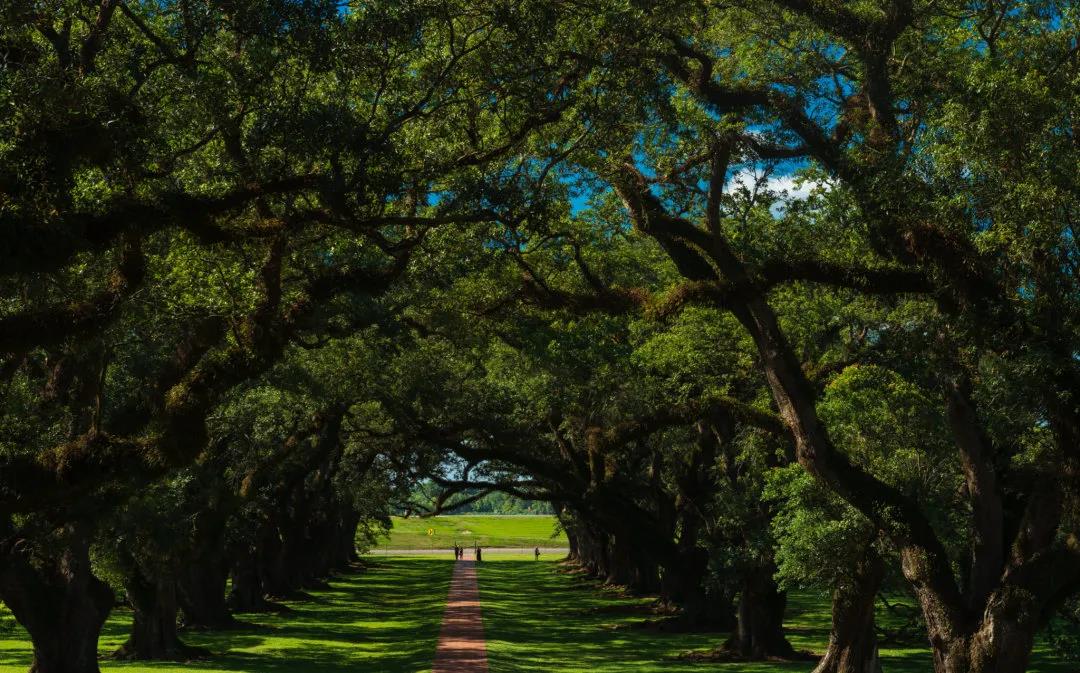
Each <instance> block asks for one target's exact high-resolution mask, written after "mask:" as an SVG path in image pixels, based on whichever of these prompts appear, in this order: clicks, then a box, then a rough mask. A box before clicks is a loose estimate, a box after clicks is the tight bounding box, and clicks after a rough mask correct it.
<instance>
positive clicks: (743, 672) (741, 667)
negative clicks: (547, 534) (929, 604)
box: [479, 556, 1077, 673]
mask: <svg viewBox="0 0 1080 673" xmlns="http://www.w3.org/2000/svg"><path fill="white" fill-rule="evenodd" d="M479 579H480V595H481V601H482V605H483V615H484V631H485V636H486V638H487V648H488V658H489V664H490V667H491V671H492V673H526V672H529V673H531V672H533V671H545V672H549V673H575V672H586V671H587V672H588V673H628V672H629V673H654V672H655V673H659V672H661V671H662V672H663V673H808V672H809V671H812V670H813V668H814V666H815V663H816V662H814V661H812V660H808V661H793V662H771V661H770V662H722V663H712V662H709V663H701V662H692V661H686V660H680V659H679V658H678V656H679V655H680V654H681V653H684V652H687V651H691V650H697V651H704V650H710V649H713V648H715V647H717V646H719V645H720V644H722V643H723V642H724V640H725V639H726V637H727V634H726V633H690V634H687V633H669V632H663V631H657V630H655V629H645V628H641V626H640V625H641V623H642V622H643V621H644V620H645V619H656V617H654V616H652V615H649V614H647V613H646V611H645V610H643V609H642V608H643V607H645V606H647V604H648V603H649V602H650V601H649V599H645V598H626V597H623V596H621V595H620V594H619V593H618V592H615V591H611V590H608V589H604V588H601V587H598V586H597V584H596V583H594V582H590V581H587V580H585V579H582V578H581V577H580V576H578V575H575V574H568V573H565V572H563V571H562V570H561V569H560V566H559V565H558V564H557V563H554V562H550V561H539V562H536V561H533V560H531V559H529V558H527V557H520V556H519V557H514V556H497V557H495V556H493V557H492V558H491V560H489V561H485V562H484V564H483V565H482V566H481V567H480V571H479ZM879 619H881V620H883V623H885V624H887V623H888V622H889V620H890V619H891V618H890V617H889V616H888V615H886V614H882V615H880V617H879ZM829 624H830V615H829V601H828V599H827V597H825V596H823V595H820V594H814V593H802V594H796V595H794V596H793V597H791V599H790V601H789V609H788V616H787V624H786V626H787V631H788V638H789V640H790V641H791V643H792V645H794V646H795V648H796V649H798V650H802V651H806V652H811V653H815V654H821V653H822V652H823V651H824V649H825V647H826V644H827V642H828V636H829ZM881 658H882V668H883V670H884V671H885V673H927V672H928V671H931V670H933V667H932V664H931V658H930V652H929V650H928V649H927V648H926V647H925V645H923V644H922V643H920V642H912V643H906V644H903V645H896V644H889V645H887V646H885V647H883V648H882V650H881ZM1028 670H1029V671H1030V672H1031V673H1075V671H1076V670H1077V666H1076V664H1075V663H1067V662H1065V661H1062V660H1061V659H1059V658H1057V657H1055V656H1054V655H1053V654H1052V653H1051V652H1049V650H1048V648H1047V647H1046V645H1045V644H1042V645H1040V646H1039V647H1038V648H1037V650H1036V653H1035V657H1034V659H1033V661H1032V663H1031V666H1029V668H1028Z"/></svg>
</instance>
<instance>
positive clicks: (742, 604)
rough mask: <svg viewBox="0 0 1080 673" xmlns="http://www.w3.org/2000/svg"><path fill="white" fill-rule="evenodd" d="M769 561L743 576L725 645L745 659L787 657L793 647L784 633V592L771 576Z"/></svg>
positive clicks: (785, 600) (785, 599)
mask: <svg viewBox="0 0 1080 673" xmlns="http://www.w3.org/2000/svg"><path fill="white" fill-rule="evenodd" d="M774 570H775V568H773V566H772V564H769V565H768V566H764V567H761V568H755V569H753V570H751V571H749V572H748V574H747V576H746V577H745V578H744V580H743V587H742V591H741V592H740V594H739V607H738V610H737V612H736V620H737V621H736V626H735V632H734V633H732V634H731V638H730V639H728V642H727V644H726V648H727V649H728V650H730V651H732V652H734V653H736V654H738V655H740V656H742V657H745V658H747V659H764V658H765V657H782V658H785V659H786V658H790V657H792V656H793V655H794V654H795V649H794V648H793V647H792V646H791V643H789V642H788V641H787V638H785V637H784V610H785V608H786V607H787V594H785V593H784V592H783V591H780V589H779V587H777V586H776V581H775V580H774V579H773V571H774Z"/></svg>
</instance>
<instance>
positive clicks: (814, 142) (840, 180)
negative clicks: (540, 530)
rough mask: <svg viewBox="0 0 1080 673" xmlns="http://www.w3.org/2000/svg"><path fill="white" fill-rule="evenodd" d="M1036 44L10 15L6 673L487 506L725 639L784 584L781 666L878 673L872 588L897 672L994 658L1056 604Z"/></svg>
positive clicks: (1048, 72) (677, 25) (262, 2)
mask: <svg viewBox="0 0 1080 673" xmlns="http://www.w3.org/2000/svg"><path fill="white" fill-rule="evenodd" d="M1078 21H1080V8H1077V7H1076V6H1074V5H1073V4H1072V3H1067V2H1066V3H1061V2H1050V1H1046V2H1043V1H1040V0H1033V1H1030V2H1001V1H997V0H995V1H993V2H991V1H989V0H987V1H985V2H966V1H957V0H947V1H945V2H937V1H929V0H857V1H843V2H842V1H839V0H768V1H767V2H746V1H743V0H734V1H731V2H723V3H721V2H708V1H702V2H691V3H686V2H672V1H669V0H648V1H645V0H612V1H600V0H560V1H558V2H550V1H541V0H536V1H534V0H515V1H514V2H507V1H505V0H481V1H480V2H458V1H456V0H439V1H438V2H435V1H434V0H406V1H400V0H398V1H394V2H383V1H380V0H373V1H370V2H331V1H329V0H259V1H258V2H226V1H219V0H166V1H162V0H153V1H150V0H100V2H98V1H94V2H85V1H82V0H53V1H50V2H30V1H29V0H25V1H23V0H16V1H15V2H9V3H6V4H5V5H4V7H3V9H0V105H2V108H3V109H4V110H5V111H6V114H4V115H0V600H2V601H3V602H4V604H6V605H7V606H8V607H9V608H10V609H11V611H12V612H13V613H14V615H15V617H16V619H18V621H19V622H20V623H22V624H23V625H24V626H25V627H26V629H27V630H28V631H29V632H30V635H31V637H32V639H33V642H34V647H35V663H34V667H33V669H32V670H34V671H36V672H37V673H55V672H59V671H63V672H65V673H87V672H90V673H93V672H94V671H96V670H97V658H96V657H97V636H98V633H99V631H100V628H101V625H102V623H103V622H104V619H105V618H106V616H107V615H108V613H109V610H110V609H111V608H112V606H113V604H114V602H115V600H116V597H117V596H121V597H122V598H123V599H124V600H125V601H127V602H128V603H129V604H130V605H131V606H132V607H133V608H134V610H135V623H134V625H133V631H132V635H131V639H130V641H129V643H128V644H127V645H125V647H124V648H122V650H121V652H120V653H118V654H120V655H121V656H125V657H133V658H160V657H175V656H182V655H184V654H185V653H190V652H189V651H188V649H187V646H186V645H184V643H183V641H182V639H181V637H180V636H179V635H178V633H177V625H178V621H177V615H178V614H179V615H180V616H181V620H180V624H184V625H198V626H210V627H220V626H222V625H227V624H228V623H229V622H230V620H231V619H232V617H231V611H232V610H241V609H243V610H253V609H269V607H272V606H271V605H270V603H269V602H268V601H272V600H273V599H274V598H280V597H284V596H289V595H291V594H294V593H295V592H296V591H298V590H299V589H301V588H302V587H303V586H305V585H306V584H308V583H310V582H312V581H316V580H317V579H318V578H321V577H324V576H325V575H326V574H327V573H328V572H330V571H331V570H333V569H334V568H336V567H340V566H341V565H342V564H346V563H348V562H349V561H350V560H352V559H353V557H354V555H355V553H356V551H355V541H356V540H357V539H359V540H361V542H363V540H365V539H367V540H371V539H373V537H372V536H374V535H375V534H376V533H377V532H378V531H379V530H380V529H381V528H383V527H385V526H386V525H387V523H388V515H389V513H390V512H391V511H406V510H407V511H410V512H414V511H416V510H417V509H426V512H418V513H429V514H430V513H435V512H442V511H451V510H453V509H454V508H460V507H463V506H469V505H471V504H473V503H476V502H483V501H484V499H485V498H487V499H488V500H489V501H490V500H491V499H492V498H494V497H496V496H493V495H492V494H496V493H497V494H500V495H499V496H497V497H500V498H501V497H503V494H505V495H506V496H512V497H514V498H524V499H529V500H541V501H545V502H548V503H551V506H552V507H553V508H554V510H555V511H556V512H557V513H558V515H559V518H560V522H561V524H562V525H563V527H564V528H565V529H566V531H567V533H568V536H569V539H570V542H571V555H572V556H573V557H574V558H575V559H576V560H577V561H578V562H579V563H581V564H582V565H583V566H584V567H585V568H587V569H588V570H589V571H590V572H592V573H593V574H595V575H597V576H601V577H604V578H606V579H608V580H609V581H611V582H614V583H620V584H626V585H629V586H631V587H633V588H634V589H637V590H641V591H652V592H657V593H659V594H660V595H661V597H662V599H663V600H664V601H665V602H667V603H669V604H670V605H671V606H672V607H673V608H675V609H676V610H677V611H678V613H679V615H680V618H681V619H683V620H685V621H686V622H687V623H688V624H691V625H701V624H702V623H706V622H708V623H720V624H724V625H726V626H728V627H730V628H731V631H732V634H733V635H732V636H731V638H730V640H729V641H728V642H727V643H725V646H726V648H727V649H728V650H729V651H730V652H731V653H733V654H734V655H735V656H740V657H747V658H761V657H766V656H781V657H783V656H791V655H792V654H793V650H792V648H791V646H790V645H789V644H788V643H787V640H786V638H785V635H784V633H783V628H782V619H783V611H784V604H785V593H784V592H785V589H787V588H790V587H796V586H815V587H818V588H822V589H826V590H828V591H830V592H831V593H832V596H833V633H832V638H831V642H830V648H829V652H828V653H827V654H826V656H825V657H824V658H823V659H822V661H821V663H820V664H819V666H818V669H817V670H818V672H819V673H829V672H833V671H835V672H841V671H842V672H845V673H855V672H858V673H862V672H864V671H866V672H870V671H876V670H877V669H878V667H879V664H878V663H877V655H876V651H877V649H876V629H875V626H874V624H873V602H874V600H875V596H876V595H877V593H878V592H879V591H880V590H881V589H882V587H883V586H889V587H894V588H897V589H898V590H903V591H909V592H911V593H912V595H913V596H914V597H915V599H916V600H917V602H918V605H919V608H920V612H921V619H922V625H923V627H924V635H925V638H926V642H927V643H928V645H929V647H930V648H931V649H932V651H933V655H934V666H935V671H937V672H939V673H959V672H967V671H972V672H983V671H1002V672H1008V671H1023V670H1024V669H1025V667H1026V665H1027V660H1028V657H1029V654H1030V651H1031V648H1032V645H1033V642H1034V639H1035V638H1036V635H1037V634H1038V633H1039V632H1040V630H1041V629H1043V628H1044V627H1045V626H1046V624H1047V623H1048V621H1049V620H1050V619H1051V618H1052V617H1053V616H1054V615H1055V614H1058V613H1059V612H1060V611H1061V610H1075V602H1074V601H1073V602H1070V598H1071V597H1072V596H1073V595H1074V594H1075V592H1076V591H1077V589H1080V538H1078V534H1080V510H1078V495H1080V489H1078V481H1077V480H1078V479H1080V248H1078V242H1077V226H1078V224H1077V223H1078V222H1080V137H1078V133H1080V119H1078V117H1077V115H1078V112H1077V111H1078V110H1080V44H1078V37H1077V36H1078V35H1080V32H1078V30H1080V26H1078ZM421 483H422V484H426V486H425V489H426V495H430V496H431V497H425V498H422V499H417V498H415V497H414V495H415V492H416V487H417V484H421ZM432 489H435V490H434V491H433V490H432ZM418 503H424V504H423V505H422V506H419V507H418ZM230 578H231V592H230V594H229V595H228V596H227V595H226V593H225V589H226V583H227V581H228V580H229V579H230ZM42 597H46V598H45V599H43V598H42Z"/></svg>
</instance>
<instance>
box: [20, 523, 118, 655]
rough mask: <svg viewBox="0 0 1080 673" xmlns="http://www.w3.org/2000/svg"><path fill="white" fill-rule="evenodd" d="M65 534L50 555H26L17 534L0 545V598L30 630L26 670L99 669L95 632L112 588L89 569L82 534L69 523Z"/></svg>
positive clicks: (108, 605)
mask: <svg viewBox="0 0 1080 673" xmlns="http://www.w3.org/2000/svg"><path fill="white" fill-rule="evenodd" d="M65 537H66V538H67V539H66V540H65V542H66V545H65V548H64V549H63V550H62V551H61V552H60V553H59V554H58V555H57V556H55V557H51V558H44V559H41V558H38V559H32V558H31V554H30V552H29V551H28V550H26V549H20V548H19V545H20V543H22V542H24V541H21V540H19V541H15V542H14V544H13V545H12V546H10V547H9V548H8V549H3V550H0V599H2V600H3V602H4V603H5V604H7V606H8V608H10V609H11V612H12V614H14V616H15V619H16V620H17V621H18V622H19V623H20V624H21V625H22V626H23V627H25V628H26V630H27V632H28V633H29V634H30V641H31V643H32V645H33V648H34V659H33V663H31V665H30V673H99V668H98V659H97V655H98V637H99V636H100V634H101V627H102V625H104V623H105V619H106V618H107V617H108V616H109V612H110V611H111V610H112V606H113V600H114V598H113V593H112V590H110V589H109V587H108V586H107V585H106V584H105V583H104V582H102V581H101V580H99V579H98V578H97V577H95V576H94V574H93V572H92V571H91V568H90V554H89V548H90V545H89V542H88V541H87V540H86V539H85V537H84V536H83V535H82V534H81V533H79V532H77V531H75V530H74V528H73V527H71V526H69V527H68V530H67V531H66V535H65ZM8 542H9V543H10V542H11V540H10V539H9V540H8Z"/></svg>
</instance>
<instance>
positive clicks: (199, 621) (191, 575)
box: [176, 555, 236, 629]
mask: <svg viewBox="0 0 1080 673" xmlns="http://www.w3.org/2000/svg"><path fill="white" fill-rule="evenodd" d="M228 578H229V567H228V565H227V564H226V563H225V560H224V559H223V558H221V557H218V556H214V555H209V556H203V557H201V558H199V559H198V560H195V561H193V562H191V563H188V564H185V565H184V567H183V568H181V569H180V570H179V571H178V573H177V587H176V588H177V599H178V601H179V603H180V611H181V612H182V613H183V623H184V628H189V629H225V628H229V627H231V626H233V625H235V624H236V620H235V619H234V618H233V616H232V613H231V612H230V611H229V607H228V605H226V602H225V585H226V583H227V581H228Z"/></svg>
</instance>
